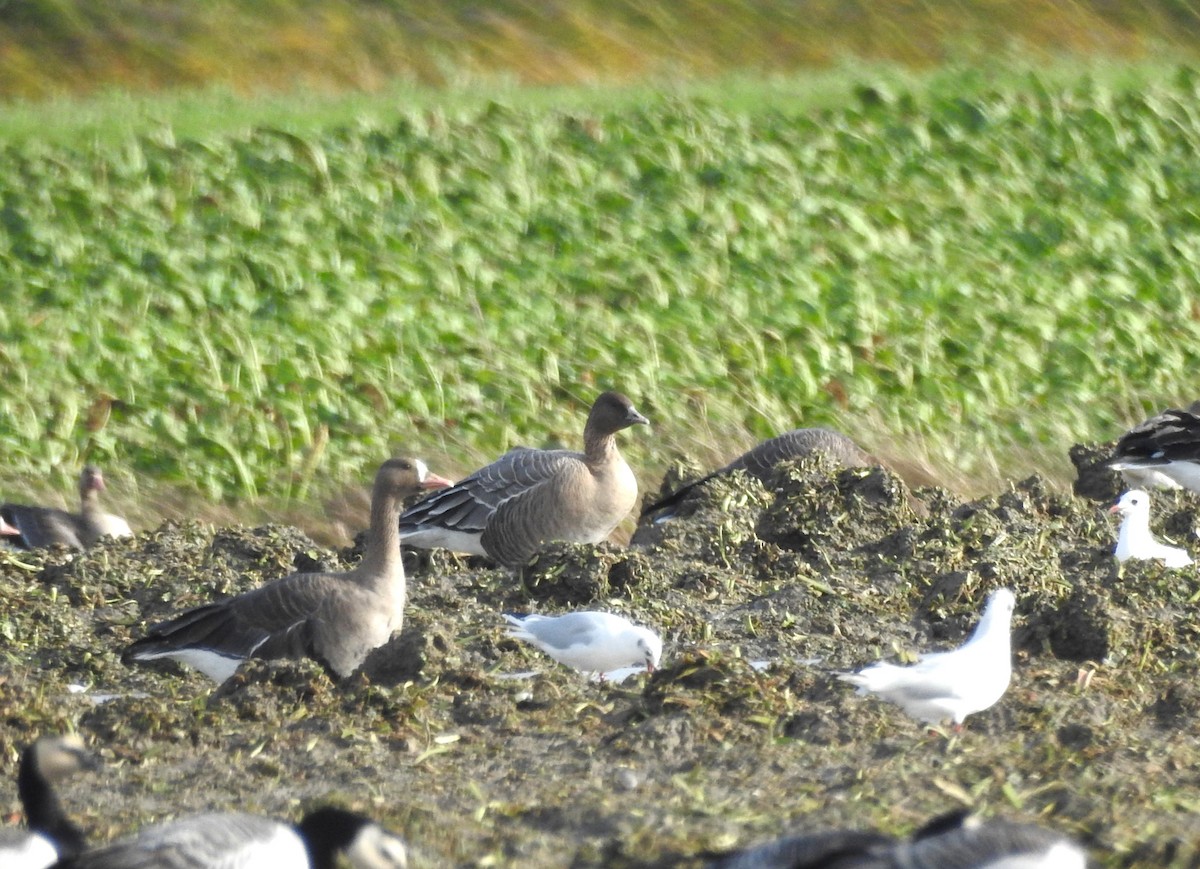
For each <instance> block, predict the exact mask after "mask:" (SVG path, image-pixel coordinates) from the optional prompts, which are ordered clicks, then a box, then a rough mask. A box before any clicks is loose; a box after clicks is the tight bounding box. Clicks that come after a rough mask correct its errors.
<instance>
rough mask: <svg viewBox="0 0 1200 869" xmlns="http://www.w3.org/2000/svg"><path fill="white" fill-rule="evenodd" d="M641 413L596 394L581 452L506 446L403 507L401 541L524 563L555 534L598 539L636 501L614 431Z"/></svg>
mask: <svg viewBox="0 0 1200 869" xmlns="http://www.w3.org/2000/svg"><path fill="white" fill-rule="evenodd" d="M646 422H647V420H646V418H645V417H644V416H642V415H641V414H640V413H638V412H637V410H636V409H634V406H633V403H632V402H630V400H629V399H628V398H626V397H625V396H623V395H621V394H620V393H616V392H606V393H604V394H602V395H601V396H600V397H599V398H597V399H596V401H595V403H594V404H593V405H592V410H591V412H590V413H589V414H588V420H587V425H586V426H585V427H584V431H583V441H584V451H583V452H581V453H580V452H574V451H572V450H535V449H528V448H524V447H520V448H517V449H513V450H509V451H508V452H507V453H505V454H504V455H503V456H501V457H500V458H499V459H497V460H496V461H494V462H492V463H491V464H490V465H487V466H485V467H483V468H480V469H479V470H478V471H475V472H474V473H473V474H471V475H470V476H468V477H466V478H464V479H462V480H460V481H459V482H458V483H456V484H455V485H453V486H451V487H450V488H448V489H445V490H443V491H440V492H435V493H434V494H432V495H430V496H429V497H427V498H424V499H422V500H421V501H419V502H417V503H416V504H414V505H412V506H411V507H409V508H408V509H407V510H405V511H404V513H403V515H401V517H400V534H401V538H402V539H403V540H404V542H405V543H408V544H410V545H412V546H417V547H421V548H444V549H452V550H455V551H457V552H467V553H472V554H475V555H486V556H488V557H489V558H492V559H494V560H496V561H498V562H500V563H501V564H504V565H508V566H511V567H516V566H520V565H522V564H525V563H526V562H527V561H529V559H531V558H532V557H533V556H534V555H535V554H537V552H538V550H539V549H540V548H541V547H542V545H543V544H545V543H547V542H549V541H553V540H564V541H568V542H574V543H599V542H600V541H601V540H604V539H605V538H607V537H608V535H609V534H611V533H612V531H613V529H614V528H616V527H617V525H618V524H619V523H620V522H621V520H622V519H623V518H625V516H626V515H628V513H629V511H630V510H632V509H633V506H634V504H635V503H636V501H637V480H636V479H635V477H634V475H633V471H632V470H630V468H629V465H628V464H626V462H625V459H624V458H622V456H621V453H620V451H619V450H618V449H617V441H616V434H617V432H619V431H620V430H621V429H624V428H628V427H629V426H631V425H637V424H639V423H641V424H645V423H646Z"/></svg>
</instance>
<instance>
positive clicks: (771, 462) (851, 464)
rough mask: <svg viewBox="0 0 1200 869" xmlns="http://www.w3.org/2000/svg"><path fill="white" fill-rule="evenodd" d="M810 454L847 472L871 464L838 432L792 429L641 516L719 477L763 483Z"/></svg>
mask: <svg viewBox="0 0 1200 869" xmlns="http://www.w3.org/2000/svg"><path fill="white" fill-rule="evenodd" d="M813 453H824V454H825V455H827V456H829V457H830V458H832V459H834V460H835V461H837V462H839V463H841V464H842V465H845V466H846V467H847V468H859V467H864V466H866V465H869V464H871V457H870V456H869V455H868V454H867V453H866V452H864V451H863V450H862V448H860V447H859V446H858V444H856V443H855V442H854V441H852V440H851V439H850V438H848V437H846V435H844V434H842V433H841V432H836V431H833V430H832V429H827V428H797V429H792V430H791V431H789V432H784V433H783V434H781V435H779V436H777V437H773V438H770V439H769V440H765V441H763V442H762V443H760V444H759V445H758V446H756V447H754V448H753V449H751V450H748V451H746V452H744V453H742V454H741V455H740V456H738V457H737V458H736V459H734V460H733V461H732V462H730V463H729V464H727V465H726V466H725V467H723V468H719V469H717V470H715V471H713V472H712V473H710V474H705V475H704V476H703V477H701V478H700V479H698V480H695V481H693V482H691V483H688V484H686V485H684V486H680V487H679V488H678V489H676V490H675V491H674V492H672V493H671V494H670V495H667V496H666V497H663V498H659V499H658V500H657V501H655V502H653V503H651V504H649V505H648V506H646V507H643V508H642V515H643V516H647V515H649V514H651V513H656V512H658V511H660V510H664V509H666V508H667V507H671V506H674V505H675V504H678V503H679V502H680V501H682V500H683V499H684V498H686V497H687V495H688V493H689V492H691V491H692V490H693V489H695V488H696V487H697V486H699V485H700V484H701V483H705V482H707V481H708V480H711V479H712V478H713V477H718V476H720V475H721V474H729V473H732V472H733V471H745V472H746V473H747V474H749V475H750V476H752V477H754V478H755V479H756V480H760V481H761V482H763V483H766V482H767V481H768V480H769V479H770V477H771V472H772V471H773V470H774V469H775V466H776V465H778V464H779V463H780V462H784V461H788V460H790V459H798V458H802V457H803V456H808V455H812V454H813Z"/></svg>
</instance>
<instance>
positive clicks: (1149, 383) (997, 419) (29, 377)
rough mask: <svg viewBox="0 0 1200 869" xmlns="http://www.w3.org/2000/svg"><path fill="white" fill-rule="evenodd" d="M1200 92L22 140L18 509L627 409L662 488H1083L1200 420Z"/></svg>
mask: <svg viewBox="0 0 1200 869" xmlns="http://www.w3.org/2000/svg"><path fill="white" fill-rule="evenodd" d="M1197 88H1198V82H1197V78H1196V76H1195V75H1194V74H1193V73H1192V72H1191V71H1190V70H1188V69H1180V70H1178V71H1177V72H1176V73H1175V74H1174V75H1173V76H1172V77H1171V78H1170V79H1169V80H1167V79H1163V80H1161V81H1159V82H1158V83H1156V84H1147V85H1146V86H1144V87H1141V88H1138V89H1136V90H1122V89H1110V88H1107V87H1104V86H1101V85H1099V84H1094V83H1088V82H1083V83H1078V84H1076V85H1073V86H1069V87H1063V86H1051V85H1048V84H1046V83H1045V82H1042V81H1041V80H1039V79H1037V78H1032V77H1031V78H1030V79H1028V80H1027V81H1026V83H1025V85H1024V86H1023V87H1010V88H1006V89H1003V90H992V91H988V90H983V89H981V90H979V91H978V92H977V93H975V94H973V95H972V96H969V97H953V96H947V95H943V94H942V93H941V92H938V93H934V94H927V95H921V96H920V97H912V96H910V95H909V94H908V93H907V92H904V91H893V90H890V89H888V88H887V87H885V86H882V85H881V86H879V87H873V86H869V85H866V84H864V85H861V86H860V87H859V88H858V91H857V94H856V95H855V96H854V97H848V98H847V99H848V104H847V105H845V106H843V107H841V108H837V109H825V110H821V111H817V112H797V111H788V110H783V109H778V108H773V107H771V106H770V105H763V106H761V107H759V108H756V109H743V110H738V109H734V108H731V107H728V106H717V105H714V104H712V103H709V102H705V101H702V100H696V99H674V98H658V99H656V100H653V101H647V102H644V103H642V104H640V105H628V106H621V107H616V108H612V109H598V110H594V111H588V110H585V109H573V110H554V109H543V108H532V109H525V108H520V107H517V106H513V105H503V104H499V103H490V104H487V105H485V106H482V107H480V108H473V109H472V108H464V109H462V110H459V111H454V112H449V111H445V112H443V111H438V110H436V109H423V110H411V111H402V112H400V113H399V117H398V119H396V120H394V121H391V122H388V123H382V122H378V121H369V120H364V121H361V122H358V123H349V124H345V125H342V126H338V127H334V128H326V129H324V130H322V131H318V132H313V133H309V134H303V135H301V134H297V133H294V132H290V131H287V130H284V129H281V128H258V129H255V130H253V131H251V132H247V133H245V134H241V135H222V136H213V137H196V138H187V139H183V138H176V137H175V136H174V135H173V134H172V133H171V131H170V129H169V128H164V129H162V130H160V131H158V132H157V133H154V134H149V135H142V136H139V137H136V138H130V137H126V138H124V139H121V140H118V141H114V142H111V143H109V142H97V143H95V144H93V145H80V144H74V145H68V144H63V145H53V144H41V143H37V142H35V141H33V140H25V141H22V142H18V143H13V144H11V145H9V146H8V147H6V148H5V149H4V150H3V151H2V152H0V202H2V203H3V205H2V206H0V265H2V268H0V292H2V293H3V297H4V299H5V303H4V305H3V306H0V358H2V359H3V364H4V370H5V376H4V377H3V378H0V449H2V450H3V452H4V455H5V459H6V461H5V468H4V471H3V475H4V478H6V479H7V480H9V481H15V480H18V479H20V480H25V481H28V480H47V475H48V474H49V473H50V472H52V471H53V472H56V473H57V476H56V477H54V478H52V479H50V480H49V482H48V483H46V485H49V486H51V487H53V488H55V489H57V490H60V491H62V490H65V491H69V490H70V489H71V487H72V480H73V478H74V474H75V472H76V469H77V467H78V465H79V463H80V462H81V461H82V460H83V459H84V458H87V459H89V460H93V461H96V462H97V463H98V464H101V465H102V466H104V467H105V469H106V470H110V469H111V470H110V474H111V473H116V474H118V475H119V474H121V473H125V474H127V475H130V476H133V477H136V478H137V479H139V480H145V481H153V482H157V483H164V484H167V485H172V486H183V487H185V488H190V489H193V490H196V491H199V492H202V493H203V494H204V495H205V496H206V497H209V498H217V499H225V500H239V499H241V500H244V499H253V498H255V497H260V498H267V499H273V500H274V501H276V502H278V501H288V500H295V499H297V498H303V497H305V496H307V495H310V494H312V493H321V492H327V491H330V490H331V489H332V488H334V487H336V486H337V485H344V484H347V483H351V484H356V485H357V484H359V483H360V482H361V481H364V480H366V479H368V478H369V476H370V474H371V473H372V472H373V470H374V468H375V467H376V465H377V464H378V462H379V461H380V459H381V458H383V457H385V456H387V455H388V454H390V453H393V452H395V451H397V450H403V451H405V452H411V453H417V454H420V455H423V456H425V457H426V458H427V459H430V460H431V461H432V462H434V463H435V465H436V466H441V467H443V468H445V469H446V470H447V471H449V472H453V471H454V470H463V469H469V468H470V467H472V466H474V465H476V464H477V463H478V462H479V461H481V460H483V459H486V458H489V457H491V456H493V455H495V454H496V453H498V452H500V451H502V450H503V449H506V448H507V447H509V446H512V445H514V444H519V443H525V444H534V445H537V444H544V443H565V444H575V443H577V442H578V436H579V431H580V429H581V427H582V420H583V416H584V413H585V412H586V408H587V406H588V405H589V404H590V402H591V400H592V398H593V397H594V396H595V395H596V394H597V393H598V392H599V391H600V390H602V389H605V388H617V389H621V390H623V391H625V392H627V393H629V394H630V395H631V396H632V397H633V398H634V399H635V401H636V402H637V404H638V406H639V407H640V408H641V409H642V410H643V412H645V413H647V415H649V416H650V417H651V419H652V421H653V423H654V432H653V434H652V436H646V435H645V434H644V433H641V432H637V433H633V434H632V435H630V436H628V437H626V438H624V441H625V442H626V444H627V450H628V451H629V453H630V455H631V457H632V459H633V462H634V465H635V467H638V468H641V469H643V483H644V485H646V486H649V485H652V480H653V479H655V478H654V477H653V476H652V471H653V470H654V469H657V468H661V467H663V466H664V465H665V464H666V463H667V462H668V461H669V460H670V459H671V457H672V456H673V455H675V454H676V453H677V452H686V453H690V454H692V455H694V456H695V455H699V457H700V458H701V459H703V460H707V461H713V462H714V463H715V460H716V459H718V458H723V457H727V456H729V455H731V454H733V453H736V452H737V451H739V448H740V447H742V446H744V445H745V444H746V443H748V442H750V441H752V440H755V439H757V438H760V437H764V436H767V435H771V434H774V433H777V432H779V431H782V430H785V429H788V428H792V427H795V426H797V425H819V424H833V425H837V426H840V427H842V428H844V429H846V430H848V431H850V432H851V433H853V434H854V435H855V436H856V437H858V438H859V439H860V440H862V441H863V442H864V445H865V446H866V447H868V448H869V449H874V450H876V451H878V452H879V453H880V454H882V455H885V456H890V457H892V458H895V459H904V460H917V461H924V462H925V464H926V465H927V466H928V467H930V468H932V469H933V472H934V474H935V476H937V477H938V478H939V479H941V480H943V481H950V482H958V483H961V482H962V481H963V480H973V481H974V484H975V485H980V484H982V483H986V482H987V481H988V480H990V479H993V478H994V476H995V475H996V474H1003V473H1009V474H1020V473H1022V472H1024V471H1025V469H1027V468H1030V467H1037V468H1055V467H1057V468H1059V469H1060V470H1059V472H1058V473H1059V476H1060V478H1061V476H1062V470H1061V469H1062V468H1063V465H1064V464H1065V463H1064V462H1063V458H1062V457H1063V455H1064V453H1065V449H1066V447H1067V446H1069V445H1070V444H1071V443H1073V442H1076V441H1081V440H1095V439H1103V438H1106V437H1110V436H1113V435H1115V434H1116V433H1118V432H1119V431H1120V430H1121V429H1122V428H1123V427H1124V426H1126V425H1127V424H1128V423H1130V422H1132V421H1135V420H1136V419H1138V418H1140V417H1141V416H1142V415H1143V414H1144V413H1146V412H1147V411H1149V410H1153V409H1154V408H1156V407H1158V406H1159V405H1161V404H1167V403H1172V404H1178V403H1182V402H1186V401H1188V400H1190V399H1192V398H1194V397H1195V396H1194V393H1193V392H1192V390H1193V389H1194V387H1193V385H1192V384H1191V379H1190V372H1191V371H1193V370H1195V368H1196V356H1197V351H1196V348H1197V347H1198V346H1200V342H1198V340H1197V339H1198V338H1200V334H1198V332H1200V323H1198V319H1197V317H1198V314H1200V312H1198V311H1197V309H1196V307H1195V302H1194V296H1195V292H1194V290H1195V287H1196V286H1197V277H1198V275H1197V269H1198V268H1200V266H1198V262H1200V259H1198V256H1197V238H1198V224H1197V220H1196V216H1195V214H1194V213H1193V212H1194V207H1193V203H1194V201H1195V198H1196V185H1197V183H1198V182H1197V181H1196V177H1197V176H1196V173H1195V171H1194V163H1195V158H1194V155H1195V154H1196V153H1197V152H1198V150H1200V147H1198V146H1200V141H1198V140H1200V121H1198V120H1197V116H1196V114H1195V112H1194V111H1193V108H1192V106H1193V103H1194V101H1195V98H1196V95H1197ZM901 444H903V446H901ZM648 475H649V476H648ZM117 479H120V477H119V476H118V477H117ZM126 483H127V486H128V485H129V480H128V478H127V480H126ZM117 488H118V491H119V490H120V487H119V486H118V487H117Z"/></svg>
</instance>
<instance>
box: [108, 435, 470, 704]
mask: <svg viewBox="0 0 1200 869" xmlns="http://www.w3.org/2000/svg"><path fill="white" fill-rule="evenodd" d="M446 485H449V481H447V480H444V479H443V478H441V477H439V476H437V475H436V474H431V473H429V471H428V470H427V469H426V467H425V463H424V462H422V461H420V460H419V459H407V458H403V459H389V460H388V461H386V462H384V463H383V465H382V467H380V469H379V472H378V473H377V474H376V475H375V486H374V489H373V491H372V495H371V527H370V529H369V530H368V532H367V544H366V552H365V553H364V554H363V557H362V561H360V562H359V564H358V566H357V567H355V568H354V569H353V570H351V571H349V572H347V573H293V574H292V575H290V576H286V577H284V578H283V579H279V580H276V581H275V582H272V583H269V584H267V585H265V586H263V587H261V588H257V589H255V590H253V591H249V592H246V593H245V594H240V595H237V596H236V597H231V598H228V599H227V600H223V601H218V602H217V603H212V604H208V605H207V606H201V607H197V608H196V609H192V610H189V611H187V612H185V613H183V614H182V615H180V616H177V617H176V618H174V619H171V620H170V621H167V622H164V623H162V624H159V625H156V626H155V627H154V628H152V629H151V630H150V633H149V634H148V635H147V636H145V637H143V638H142V639H140V640H137V641H136V642H134V643H132V644H130V645H129V646H128V647H127V648H126V649H125V652H124V654H123V655H122V658H121V659H122V660H123V661H124V662H125V663H131V662H132V663H142V662H147V661H154V660H158V659H160V658H172V659H174V660H177V661H180V662H182V663H184V664H188V665H190V666H192V667H195V668H196V669H198V670H200V671H201V672H203V673H204V674H205V675H207V676H208V677H209V678H211V679H213V680H215V681H217V682H224V681H225V680H226V679H228V678H229V677H230V676H232V675H233V674H234V672H235V671H236V670H237V668H238V667H239V666H240V665H241V663H242V662H243V661H244V660H245V659H247V658H302V657H305V656H307V657H310V658H314V659H315V660H317V661H319V662H320V663H321V664H322V665H323V666H324V667H325V668H326V669H327V670H329V671H330V672H331V673H332V675H334V676H335V677H337V678H345V677H347V676H349V675H350V674H351V673H353V672H354V671H355V670H356V669H358V667H359V666H360V665H361V664H362V662H363V661H364V660H365V659H366V657H367V655H368V654H369V653H370V652H371V651H372V650H373V649H375V648H377V647H378V646H381V645H383V644H384V643H386V642H387V640H388V638H389V637H391V635H392V633H393V632H395V631H397V630H399V629H400V625H401V621H402V619H403V617H404V600H405V594H406V588H405V577H404V564H403V562H402V561H401V559H400V540H399V533H398V530H397V522H398V520H399V516H400V508H401V502H402V501H403V500H404V499H405V498H407V497H409V496H410V495H413V494H416V493H417V492H419V491H421V490H422V489H435V488H438V487H440V486H446Z"/></svg>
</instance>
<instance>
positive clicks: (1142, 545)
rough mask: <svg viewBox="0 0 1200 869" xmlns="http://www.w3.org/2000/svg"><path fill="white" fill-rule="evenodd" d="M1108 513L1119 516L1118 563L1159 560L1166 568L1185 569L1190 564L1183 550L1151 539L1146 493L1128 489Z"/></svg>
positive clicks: (1190, 558) (1148, 503) (1190, 560)
mask: <svg viewBox="0 0 1200 869" xmlns="http://www.w3.org/2000/svg"><path fill="white" fill-rule="evenodd" d="M1108 512H1110V513H1119V514H1120V515H1121V517H1122V518H1121V528H1120V530H1119V531H1118V532H1117V548H1116V549H1115V550H1114V551H1113V555H1115V556H1116V557H1117V561H1120V562H1124V561H1127V560H1128V559H1130V558H1134V559H1144V560H1154V559H1160V560H1161V561H1162V562H1163V563H1164V564H1165V565H1166V566H1167V567H1187V566H1188V565H1189V564H1191V563H1192V557H1191V556H1190V555H1188V553H1187V550H1186V549H1183V548H1181V547H1178V546H1168V545H1167V544H1165V543H1162V542H1160V541H1158V540H1155V539H1154V534H1153V533H1152V532H1151V531H1150V496H1149V495H1148V494H1147V493H1146V492H1143V491H1142V490H1141V489H1130V490H1129V491H1128V492H1126V493H1125V494H1124V495H1122V496H1121V498H1120V500H1118V501H1117V503H1116V504H1114V505H1113V506H1112V507H1110V508H1109V511H1108Z"/></svg>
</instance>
